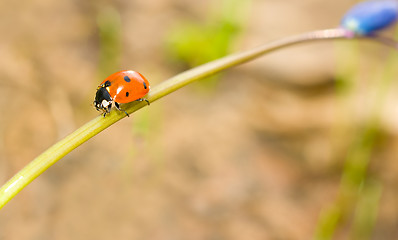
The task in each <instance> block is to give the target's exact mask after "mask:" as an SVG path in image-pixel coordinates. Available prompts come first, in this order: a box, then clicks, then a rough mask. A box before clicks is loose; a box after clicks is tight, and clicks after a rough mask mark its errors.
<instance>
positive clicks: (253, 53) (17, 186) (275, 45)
mask: <svg viewBox="0 0 398 240" xmlns="http://www.w3.org/2000/svg"><path fill="white" fill-rule="evenodd" d="M349 34H350V33H349V32H348V31H346V30H343V29H326V30H320V31H314V32H308V33H303V34H299V35H296V36H292V37H288V38H284V39H282V40H278V41H274V42H271V43H268V44H265V45H262V46H259V47H257V48H253V49H251V50H247V51H243V52H240V53H236V54H232V55H229V56H226V57H223V58H220V59H218V60H215V61H212V62H209V63H206V64H203V65H201V66H198V67H195V68H193V69H190V70H187V71H185V72H182V73H180V74H178V75H176V76H174V77H172V78H170V79H168V80H166V81H164V82H162V83H161V84H159V85H157V86H155V87H153V89H152V90H151V91H150V92H149V93H148V96H147V99H148V101H149V102H154V101H156V100H158V99H160V98H162V97H164V96H165V95H167V94H169V93H172V92H174V91H176V90H177V89H179V88H182V87H183V86H185V85H187V84H189V83H191V82H193V81H196V80H199V79H201V78H205V77H207V76H210V75H212V74H215V73H217V72H220V71H222V70H224V69H227V68H230V67H233V66H236V65H239V64H242V63H244V62H247V61H250V60H252V59H255V58H257V57H259V56H261V55H264V54H266V53H269V52H272V51H275V50H278V49H281V48H284V47H287V46H291V45H296V44H299V43H305V42H311V41H319V40H328V39H347V38H348V36H349ZM361 38H362V37H361ZM370 38H372V37H370ZM375 40H376V41H378V42H380V43H383V44H385V45H389V46H392V44H391V42H390V41H387V42H388V43H386V41H382V40H380V39H378V38H375ZM394 47H395V45H394ZM146 105H147V104H146V103H145V102H133V103H129V104H126V105H125V106H124V109H125V110H126V112H128V113H129V114H131V113H133V112H135V111H137V110H138V109H140V108H142V107H144V106H146ZM125 116H126V115H125V114H124V113H123V112H120V111H112V112H111V113H110V114H109V115H107V116H106V117H102V115H100V116H98V117H96V118H94V119H93V120H91V121H90V122H88V123H86V124H85V125H83V126H82V127H80V128H79V129H77V130H76V131H74V132H73V133H71V134H70V135H69V136H67V137H65V138H64V139H62V140H61V141H59V142H58V143H56V144H54V145H53V146H52V147H50V148H49V149H47V150H46V151H45V152H43V153H42V154H41V155H39V156H38V157H37V158H35V159H34V160H33V161H31V162H30V163H29V164H28V165H27V166H25V167H24V168H23V169H22V170H20V171H19V172H18V173H17V174H15V175H14V176H13V177H12V178H11V179H10V180H9V181H8V182H7V183H6V184H4V185H3V186H2V187H1V188H0V209H1V208H2V207H3V206H4V205H5V204H6V203H7V202H8V201H10V200H11V199H12V198H13V197H14V196H15V195H16V194H17V193H18V192H20V191H21V190H22V189H23V188H24V187H25V186H27V185H28V184H29V183H30V182H32V181H33V180H34V179H35V178H37V177H38V176H39V175H40V174H42V173H43V172H44V171H45V170H47V169H48V168H49V167H50V166H51V165H53V164H55V163H56V162H57V161H58V160H60V159H61V158H62V157H64V156H65V155H66V154H68V153H69V152H71V151H72V150H73V149H75V148H77V147H78V146H80V145H81V144H82V143H84V142H86V141H87V140H89V139H90V138H92V137H94V136H95V135H97V134H98V133H100V132H101V131H102V130H104V129H106V128H108V127H109V126H111V125H112V124H114V123H115V122H117V121H119V120H121V119H122V118H124V117H125Z"/></svg>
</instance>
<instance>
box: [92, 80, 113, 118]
mask: <svg viewBox="0 0 398 240" xmlns="http://www.w3.org/2000/svg"><path fill="white" fill-rule="evenodd" d="M112 103H113V100H112V98H111V95H109V92H108V90H107V89H106V86H100V87H99V88H98V89H97V93H96V94H95V100H94V102H93V104H94V106H95V108H96V109H97V111H103V112H104V116H105V115H106V114H107V113H109V112H110V111H111V108H112Z"/></svg>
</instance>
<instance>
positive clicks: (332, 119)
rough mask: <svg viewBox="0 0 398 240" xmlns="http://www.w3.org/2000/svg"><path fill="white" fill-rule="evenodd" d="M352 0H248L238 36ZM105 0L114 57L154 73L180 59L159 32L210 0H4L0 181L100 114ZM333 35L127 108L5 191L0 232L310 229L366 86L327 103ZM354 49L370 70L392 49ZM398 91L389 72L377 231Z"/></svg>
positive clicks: (391, 201)
mask: <svg viewBox="0 0 398 240" xmlns="http://www.w3.org/2000/svg"><path fill="white" fill-rule="evenodd" d="M353 2H354V1H343V0H339V1H332V0H329V1H315V0H289V1H270V0H263V1H262V0H253V1H252V3H251V8H250V10H249V11H250V14H248V18H247V22H246V23H245V26H244V29H243V31H242V33H241V35H240V36H239V39H238V41H237V43H236V47H235V49H236V50H239V49H248V48H250V47H254V46H257V45H259V44H262V43H266V42H269V41H271V40H275V39H278V38H282V37H285V36H290V35H293V34H297V33H301V32H305V31H311V30H316V29H323V28H331V27H335V26H337V25H338V22H339V19H340V17H341V15H342V14H344V12H345V10H346V9H347V8H348V7H349V6H350V5H352V4H353ZM104 4H111V5H113V6H114V7H115V8H116V9H117V10H118V11H119V13H120V16H121V21H122V30H123V32H122V51H123V55H122V66H121V69H134V70H137V71H140V72H141V73H143V74H144V75H145V76H146V77H147V78H148V79H149V80H150V82H151V84H152V85H156V84H157V83H159V82H161V81H163V80H165V79H167V78H168V77H171V76H173V75H174V74H176V73H178V72H179V71H181V69H180V68H179V67H178V66H174V65H173V62H172V61H170V60H169V59H168V58H167V57H166V56H165V53H164V52H165V51H164V41H165V40H164V39H165V35H166V34H167V31H168V29H170V28H171V27H172V26H173V25H174V24H175V23H178V22H179V21H184V20H185V19H187V18H188V19H191V20H192V19H197V20H199V21H200V20H201V19H204V18H205V16H206V11H207V10H208V7H209V4H210V1H200V3H199V2H198V1H178V0H157V1H127V0H126V1H122V0H119V1H114V2H106V1H93V0H91V1H78V0H73V1H51V0H32V1H23V0H22V1H1V2H0V32H1V37H0V86H1V87H0V112H1V113H0V116H1V117H0V183H5V182H6V181H7V180H8V179H9V178H10V177H12V176H13V174H15V173H16V172H17V171H19V170H20V169H22V168H23V167H24V166H25V165H26V164H28V163H29V162H30V161H31V160H32V159H33V158H34V157H36V156H37V155H39V154H40V153H41V152H43V151H44V150H45V149H47V148H48V147H49V146H51V145H52V144H54V143H55V142H56V141H57V140H59V139H60V138H62V137H64V136H66V135H67V134H68V133H70V132H72V131H73V130H74V129H76V128H77V127H79V126H81V125H82V124H84V123H85V122H87V121H89V120H90V119H92V118H94V117H96V116H97V115H98V113H97V112H96V111H95V110H94V109H93V108H92V106H91V105H90V104H91V102H92V101H93V97H94V94H95V88H96V86H97V85H98V83H99V82H101V81H102V79H100V78H99V77H98V69H97V67H98V52H99V50H98V48H99V44H98V29H97V25H96V14H97V12H98V9H99V8H100V6H102V5H104ZM213 4H214V2H213ZM339 46H340V47H341V46H342V45H336V44H335V43H330V42H324V43H315V44H310V45H305V46H299V47H294V48H289V49H286V50H283V51H279V52H277V53H273V54H271V55H268V56H266V57H264V58H261V59H258V60H255V61H253V62H250V63H248V64H245V65H243V66H240V67H237V68H234V69H231V70H228V71H227V72H226V73H225V74H223V76H222V78H221V79H220V81H219V83H218V84H217V86H216V89H215V90H214V91H212V92H210V93H209V92H207V93H204V92H202V91H200V90H199V91H198V88H197V87H196V86H197V84H193V85H192V86H189V87H186V88H183V89H181V90H179V91H177V92H175V93H173V94H171V95H169V96H167V97H165V98H163V99H161V100H159V101H157V102H155V103H153V104H151V105H150V106H149V107H147V108H145V109H142V110H141V111H138V112H137V113H135V114H133V116H131V117H130V118H126V119H123V120H122V121H120V122H118V123H117V124H115V125H114V126H112V127H110V128H109V129H107V130H105V131H104V132H102V133H100V134H99V135H98V136H96V137H94V138H93V139H92V140H90V141H88V142H87V143H85V144H83V145H82V146H80V147H79V148H78V149H76V150H75V151H73V152H72V153H71V154H69V155H67V156H66V157H65V158H63V159H62V160H61V161H59V162H58V163H57V164H56V165H54V166H53V167H51V168H50V169H49V170H48V171H46V172H45V173H44V174H42V175H41V176H40V177H39V178H37V179H36V180H35V181H34V182H33V183H32V184H30V185H29V186H28V187H26V188H25V189H24V190H23V191H22V192H21V193H20V194H18V195H17V196H16V197H15V198H14V199H13V200H12V201H11V202H9V203H8V204H7V205H6V206H5V207H4V208H3V209H2V210H1V212H0V239H1V240H14V239H15V240H17V239H18V240H28V239H31V240H36V239H59V240H62V239H75V240H77V239H96V240H99V239H165V240H167V239H170V240H171V239H177V240H178V239H193V240H195V239H198V240H199V239H201V240H203V239H209V240H218V239H220V240H222V239H250V240H255V239H310V238H311V237H312V236H313V234H314V231H315V227H316V225H317V221H318V219H319V216H320V213H321V211H322V209H325V208H326V207H328V206H329V205H330V204H331V203H332V202H333V200H334V199H335V197H336V193H337V189H338V186H339V182H340V176H341V171H342V165H343V161H344V157H345V155H346V149H347V146H348V145H349V144H350V143H351V141H352V137H353V135H355V134H356V133H357V132H356V129H355V126H358V125H361V123H363V122H364V121H365V119H366V118H367V116H368V110H369V109H368V108H367V107H364V106H367V104H368V103H369V102H372V96H373V95H374V92H373V91H372V87H370V86H374V85H375V84H374V83H373V85H371V84H370V83H369V82H366V80H363V81H360V82H359V81H358V82H357V83H355V84H356V85H357V87H355V91H354V93H355V94H352V96H351V97H350V98H349V99H348V100H347V103H346V104H341V102H339V101H338V100H337V97H336V94H335V91H334V87H333V86H334V84H333V80H334V78H335V77H334V76H335V71H336V65H337V63H336V48H338V47H339ZM344 46H345V45H344ZM359 48H360V49H361V59H360V63H361V66H364V67H362V69H363V72H361V75H363V76H365V77H364V78H366V76H368V72H367V70H368V69H369V68H368V67H367V66H373V67H375V68H382V67H383V62H384V61H385V60H386V58H387V57H386V56H387V49H386V48H384V47H381V46H378V45H375V44H372V43H361V44H360V46H359ZM397 92H398V89H397V86H396V84H392V86H391V88H390V91H389V93H391V94H390V95H391V96H390V95H389V97H388V98H387V101H386V102H385V103H384V104H383V109H382V111H381V112H382V131H383V135H384V138H383V139H384V141H383V142H382V143H380V144H377V148H376V150H374V151H373V154H372V163H371V169H370V174H371V175H372V176H373V177H374V178H376V179H378V180H379V181H380V182H381V183H382V184H383V193H382V197H381V200H380V208H379V211H378V218H377V221H376V225H375V230H374V232H373V235H372V236H373V237H372V239H396V238H397V237H398V204H397V200H396V199H397V197H398V196H397V190H396V189H397V188H396V185H397V180H398V179H397V176H398V174H397V173H398V163H397V161H396V160H397V159H396V156H397V149H398V148H397V146H398V141H397V133H398V109H397V107H396V102H397V98H396V97H394V95H397V94H396V93H397ZM394 93H395V94H394ZM342 113H345V114H342ZM337 125H339V126H343V127H340V128H339V129H340V130H338V131H336V126H337ZM143 129H144V130H143ZM341 129H343V130H341ZM338 236H340V237H342V239H345V238H344V237H345V236H346V235H345V229H340V230H339V233H338Z"/></svg>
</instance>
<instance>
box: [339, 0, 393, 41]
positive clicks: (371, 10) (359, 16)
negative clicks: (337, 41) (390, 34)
mask: <svg viewBox="0 0 398 240" xmlns="http://www.w3.org/2000/svg"><path fill="white" fill-rule="evenodd" d="M397 18H398V0H370V1H365V2H361V3H358V4H357V5H355V6H354V7H352V8H351V9H350V10H349V11H348V12H347V13H346V14H345V16H344V17H343V20H342V21H341V26H342V27H343V28H344V29H347V30H350V31H352V32H354V33H355V34H360V35H369V34H371V33H373V32H375V31H378V30H381V29H383V28H386V27H388V26H390V25H392V24H393V23H395V21H396V20H397Z"/></svg>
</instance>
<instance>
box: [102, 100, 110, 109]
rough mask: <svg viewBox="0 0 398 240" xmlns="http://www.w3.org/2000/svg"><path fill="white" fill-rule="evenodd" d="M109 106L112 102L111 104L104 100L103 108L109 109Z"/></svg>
mask: <svg viewBox="0 0 398 240" xmlns="http://www.w3.org/2000/svg"><path fill="white" fill-rule="evenodd" d="M109 104H111V102H110V101H107V100H105V99H104V100H102V102H101V106H102V107H103V108H107V107H108V105H109Z"/></svg>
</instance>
